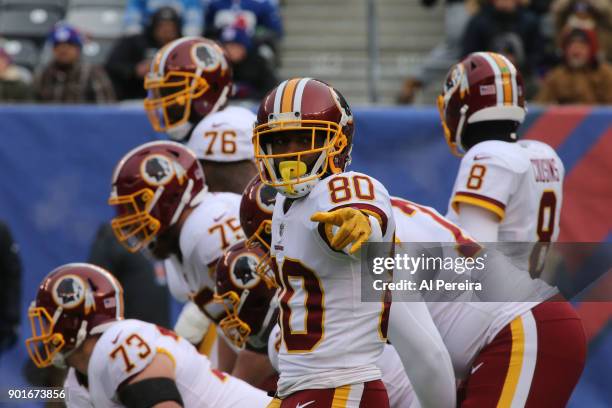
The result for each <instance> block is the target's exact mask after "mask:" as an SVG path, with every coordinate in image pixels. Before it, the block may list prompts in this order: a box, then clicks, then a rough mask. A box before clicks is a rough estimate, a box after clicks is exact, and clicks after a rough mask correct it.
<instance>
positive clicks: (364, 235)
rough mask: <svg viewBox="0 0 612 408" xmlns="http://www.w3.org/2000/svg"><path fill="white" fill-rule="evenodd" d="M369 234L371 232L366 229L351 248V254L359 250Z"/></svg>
mask: <svg viewBox="0 0 612 408" xmlns="http://www.w3.org/2000/svg"><path fill="white" fill-rule="evenodd" d="M369 235H370V234H368V233H367V231H364V232H363V233H362V234H361V236H360V237H359V238H358V239H357V240H356V241H355V243H354V244H353V245H352V246H351V248H350V249H349V254H354V253H355V252H357V251H359V250H360V249H361V246H362V245H363V243H364V242H366V241H367V240H368V238H369Z"/></svg>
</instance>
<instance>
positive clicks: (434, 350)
mask: <svg viewBox="0 0 612 408" xmlns="http://www.w3.org/2000/svg"><path fill="white" fill-rule="evenodd" d="M389 340H390V341H391V343H392V344H393V346H394V347H395V349H396V350H397V352H398V354H399V355H400V358H401V360H402V364H403V365H404V369H405V370H406V374H407V375H408V378H409V379H410V382H411V383H412V386H413V388H414V391H415V393H416V395H417V397H418V399H419V401H420V403H421V407H423V408H427V407H435V408H446V407H449V408H451V407H455V403H456V391H455V375H454V372H453V365H452V363H451V359H450V355H449V354H448V350H447V349H446V346H445V345H444V343H443V341H442V337H441V336H440V333H439V332H438V330H437V329H436V327H435V325H434V323H433V321H432V319H431V315H430V314H429V310H428V309H427V306H426V305H425V303H423V302H409V303H406V302H393V303H392V305H391V313H390V316H389Z"/></svg>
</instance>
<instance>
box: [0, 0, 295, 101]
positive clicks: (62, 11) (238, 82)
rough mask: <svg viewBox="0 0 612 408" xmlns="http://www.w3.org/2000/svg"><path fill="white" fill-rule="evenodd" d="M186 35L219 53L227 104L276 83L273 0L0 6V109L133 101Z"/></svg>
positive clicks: (277, 23)
mask: <svg viewBox="0 0 612 408" xmlns="http://www.w3.org/2000/svg"><path fill="white" fill-rule="evenodd" d="M194 35H204V36H206V37H208V38H211V39H215V40H217V41H219V43H220V44H221V45H222V46H223V48H224V49H225V50H226V52H227V55H228V57H229V59H230V60H231V61H232V63H233V65H234V82H235V92H234V98H235V99H241V100H257V99H259V98H261V97H262V96H263V95H265V93H266V92H267V91H268V90H269V89H271V88H272V87H274V86H275V85H276V83H277V77H276V68H277V66H278V63H279V61H280V59H279V56H278V50H279V47H278V44H279V41H280V39H281V37H282V35H283V27H282V22H281V18H280V13H279V5H278V2H277V0H1V1H0V102H44V103H110V102H115V101H125V100H139V99H142V98H144V97H145V96H146V95H145V91H144V88H143V82H144V77H145V75H146V73H147V71H148V70H149V63H150V61H151V58H152V57H153V56H154V55H155V53H156V52H157V50H158V49H160V48H161V47H163V46H164V45H165V44H167V43H169V42H171V41H173V40H175V39H177V38H179V37H182V36H194Z"/></svg>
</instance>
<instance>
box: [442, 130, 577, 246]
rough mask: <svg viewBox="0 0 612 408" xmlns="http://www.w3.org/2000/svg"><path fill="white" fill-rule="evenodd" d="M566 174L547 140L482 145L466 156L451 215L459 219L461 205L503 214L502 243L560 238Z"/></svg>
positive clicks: (452, 202)
mask: <svg viewBox="0 0 612 408" xmlns="http://www.w3.org/2000/svg"><path fill="white" fill-rule="evenodd" d="M564 172H565V170H564V167H563V163H562V162H561V159H560V158H559V156H558V155H557V153H556V152H555V151H554V150H553V148H552V147H550V146H549V145H547V144H545V143H542V142H538V141H535V140H522V141H519V142H516V143H509V142H502V141H497V140H489V141H485V142H481V143H478V144H477V145H475V146H474V147H472V148H471V149H470V150H469V151H468V152H467V153H466V154H465V156H464V157H463V159H462V160H461V166H460V168H459V173H458V174H457V179H456V180H455V186H454V187H453V193H452V196H451V200H450V203H449V208H448V213H447V217H448V218H449V219H450V220H454V221H456V220H457V219H458V217H457V211H458V209H459V207H458V204H459V203H466V204H472V205H475V206H478V207H482V208H485V209H488V210H490V211H492V212H493V213H495V214H497V215H498V216H499V218H500V220H501V221H500V225H499V236H498V241H499V242H537V241H542V242H551V241H556V239H557V237H558V236H559V218H560V216H561V201H562V199H563V176H564Z"/></svg>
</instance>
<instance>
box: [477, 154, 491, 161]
mask: <svg viewBox="0 0 612 408" xmlns="http://www.w3.org/2000/svg"><path fill="white" fill-rule="evenodd" d="M490 158H491V156H478V155H476V156H474V161H478V160H484V159H490Z"/></svg>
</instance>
